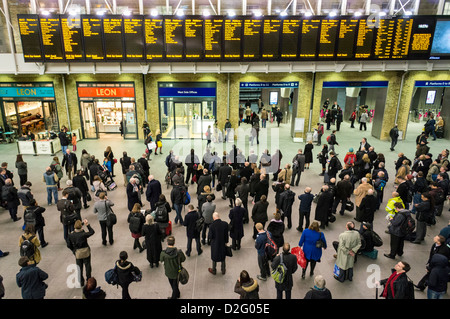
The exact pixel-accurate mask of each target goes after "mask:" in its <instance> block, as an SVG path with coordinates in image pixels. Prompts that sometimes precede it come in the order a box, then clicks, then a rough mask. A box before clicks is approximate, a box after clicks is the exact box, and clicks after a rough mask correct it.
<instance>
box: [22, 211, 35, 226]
mask: <svg viewBox="0 0 450 319" xmlns="http://www.w3.org/2000/svg"><path fill="white" fill-rule="evenodd" d="M35 211H36V209H35V210H33V211H31V210H29V209H28V208H27V209H26V210H25V214H24V216H23V219H24V222H25V224H26V225H36V213H35Z"/></svg>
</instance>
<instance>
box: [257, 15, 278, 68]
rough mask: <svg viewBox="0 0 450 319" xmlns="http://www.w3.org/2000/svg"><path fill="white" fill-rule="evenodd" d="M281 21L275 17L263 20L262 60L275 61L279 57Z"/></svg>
mask: <svg viewBox="0 0 450 319" xmlns="http://www.w3.org/2000/svg"><path fill="white" fill-rule="evenodd" d="M281 24H282V20H281V19H276V18H275V17H269V18H265V19H264V21H263V32H262V40H261V41H262V49H261V56H262V58H263V59H264V60H265V59H268V60H276V59H278V57H279V46H280V31H281Z"/></svg>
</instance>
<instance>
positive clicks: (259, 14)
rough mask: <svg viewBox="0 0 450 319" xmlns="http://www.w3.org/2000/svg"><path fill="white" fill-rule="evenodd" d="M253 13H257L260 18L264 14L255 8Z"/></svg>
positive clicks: (256, 15)
mask: <svg viewBox="0 0 450 319" xmlns="http://www.w3.org/2000/svg"><path fill="white" fill-rule="evenodd" d="M253 14H254V15H255V17H258V18H259V17H261V16H262V12H261V10H255V11H253Z"/></svg>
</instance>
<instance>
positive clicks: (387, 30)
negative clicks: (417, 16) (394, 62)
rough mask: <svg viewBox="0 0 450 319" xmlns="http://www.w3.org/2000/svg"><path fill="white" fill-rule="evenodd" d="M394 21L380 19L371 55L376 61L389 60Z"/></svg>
mask: <svg viewBox="0 0 450 319" xmlns="http://www.w3.org/2000/svg"><path fill="white" fill-rule="evenodd" d="M394 28H395V20H394V19H380V27H379V28H377V35H376V40H375V45H374V48H373V55H374V58H376V59H389V58H390V57H391V52H392V45H393V39H394Z"/></svg>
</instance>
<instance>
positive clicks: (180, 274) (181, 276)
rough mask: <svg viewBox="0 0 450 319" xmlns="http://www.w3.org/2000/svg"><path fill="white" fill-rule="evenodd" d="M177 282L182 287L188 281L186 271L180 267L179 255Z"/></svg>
mask: <svg viewBox="0 0 450 319" xmlns="http://www.w3.org/2000/svg"><path fill="white" fill-rule="evenodd" d="M178 281H179V282H180V283H181V284H182V285H186V284H187V283H188V281H189V273H188V271H187V270H186V268H184V267H183V265H181V258H180V255H178Z"/></svg>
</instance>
